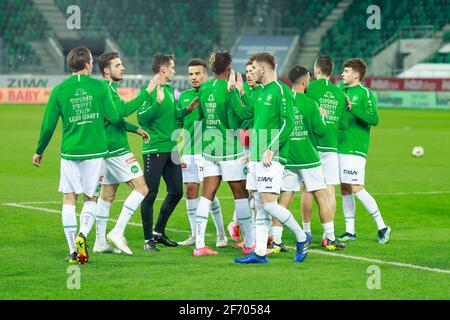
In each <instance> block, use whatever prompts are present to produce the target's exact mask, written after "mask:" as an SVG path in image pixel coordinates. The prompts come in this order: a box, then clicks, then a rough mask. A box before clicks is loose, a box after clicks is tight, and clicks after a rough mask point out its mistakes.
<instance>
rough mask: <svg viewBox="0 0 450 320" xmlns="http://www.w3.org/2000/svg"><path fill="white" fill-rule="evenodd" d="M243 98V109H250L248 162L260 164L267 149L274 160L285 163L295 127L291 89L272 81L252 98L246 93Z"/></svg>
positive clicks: (279, 82)
mask: <svg viewBox="0 0 450 320" xmlns="http://www.w3.org/2000/svg"><path fill="white" fill-rule="evenodd" d="M242 99H243V100H244V102H245V104H246V106H248V107H250V108H248V110H249V112H250V111H252V112H253V129H252V130H251V133H250V160H251V161H261V160H262V156H263V154H264V152H266V150H267V149H270V150H272V151H273V152H274V153H275V155H274V157H273V160H274V161H279V162H280V163H282V164H286V162H287V158H288V155H289V143H290V139H289V136H290V134H291V132H292V130H293V128H294V112H293V109H292V93H291V90H290V88H289V87H288V86H287V85H286V84H284V83H283V82H281V81H279V80H275V81H272V82H270V83H268V84H266V85H265V86H261V89H259V91H258V92H257V93H256V94H255V93H254V94H253V96H252V97H251V99H249V97H248V96H247V94H244V95H243V96H242ZM246 109H247V108H246ZM237 110H239V109H237Z"/></svg>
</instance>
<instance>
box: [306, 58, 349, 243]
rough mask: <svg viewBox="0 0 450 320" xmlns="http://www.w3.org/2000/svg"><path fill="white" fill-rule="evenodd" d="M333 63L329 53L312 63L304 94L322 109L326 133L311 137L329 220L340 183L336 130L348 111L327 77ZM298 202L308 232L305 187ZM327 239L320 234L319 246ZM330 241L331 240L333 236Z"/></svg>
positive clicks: (308, 198)
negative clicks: (314, 146)
mask: <svg viewBox="0 0 450 320" xmlns="http://www.w3.org/2000/svg"><path fill="white" fill-rule="evenodd" d="M333 65H334V63H333V59H332V58H331V57H330V56H325V55H322V56H319V57H317V59H316V61H315V63H314V75H315V77H316V79H317V80H314V81H311V83H310V84H309V85H308V88H307V90H306V95H307V96H308V97H309V98H311V99H313V100H314V101H315V102H316V103H317V104H318V105H319V107H320V108H321V109H322V110H323V111H325V112H324V120H325V124H326V130H325V134H324V135H323V136H315V137H312V138H313V139H315V140H314V143H315V145H317V150H318V151H319V156H320V161H321V164H322V170H323V173H324V175H325V180H326V182H327V193H328V205H329V207H330V210H331V214H332V220H331V221H334V216H335V214H336V195H335V185H339V184H340V180H339V159H338V154H337V148H338V131H339V129H342V128H343V119H346V117H345V113H346V112H347V102H346V99H345V95H344V94H343V92H342V91H341V90H340V89H339V88H338V87H337V86H335V85H334V84H333V82H331V80H330V77H331V73H332V72H333ZM301 204H302V220H303V230H304V231H305V232H309V233H311V216H312V195H311V193H310V192H307V191H306V190H305V188H303V192H302V202H301ZM330 223H331V222H330ZM328 238H329V237H328ZM326 239H327V236H326V234H325V233H324V234H323V237H322V245H324V246H327V244H326ZM329 240H332V241H334V239H329Z"/></svg>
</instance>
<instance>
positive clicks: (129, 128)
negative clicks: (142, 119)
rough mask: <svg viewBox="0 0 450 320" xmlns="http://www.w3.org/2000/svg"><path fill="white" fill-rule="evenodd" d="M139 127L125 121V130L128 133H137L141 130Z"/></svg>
mask: <svg viewBox="0 0 450 320" xmlns="http://www.w3.org/2000/svg"><path fill="white" fill-rule="evenodd" d="M139 128H140V127H139V126H137V125H135V124H134V123H131V122H128V121H125V130H127V131H128V132H133V133H136V132H137V131H138V130H139Z"/></svg>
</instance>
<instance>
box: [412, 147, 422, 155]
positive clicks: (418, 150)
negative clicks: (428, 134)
mask: <svg viewBox="0 0 450 320" xmlns="http://www.w3.org/2000/svg"><path fill="white" fill-rule="evenodd" d="M424 153H425V150H423V147H421V146H416V147H414V148H413V150H412V155H413V156H414V157H421V156H423V155H424Z"/></svg>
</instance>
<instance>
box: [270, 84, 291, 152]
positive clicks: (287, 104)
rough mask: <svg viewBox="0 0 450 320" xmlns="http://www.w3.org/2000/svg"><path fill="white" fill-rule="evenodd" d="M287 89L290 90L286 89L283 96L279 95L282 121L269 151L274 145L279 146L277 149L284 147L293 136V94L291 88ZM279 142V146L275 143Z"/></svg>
mask: <svg viewBox="0 0 450 320" xmlns="http://www.w3.org/2000/svg"><path fill="white" fill-rule="evenodd" d="M287 89H288V90H286V89H284V90H283V94H282V95H279V101H278V105H279V108H280V120H281V123H280V132H279V134H278V135H277V136H276V137H275V139H274V140H272V142H271V143H270V145H269V146H268V149H271V148H272V147H273V146H274V145H275V146H277V147H276V148H279V146H282V145H284V144H285V143H286V142H287V141H288V139H289V137H290V135H291V132H292V130H293V129H294V126H295V121H294V119H295V118H294V110H293V107H292V104H293V98H292V93H291V91H290V90H289V88H287ZM277 140H278V141H279V142H278V144H276V143H275V142H276V141H277ZM271 150H272V149H271ZM272 151H274V150H272Z"/></svg>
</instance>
